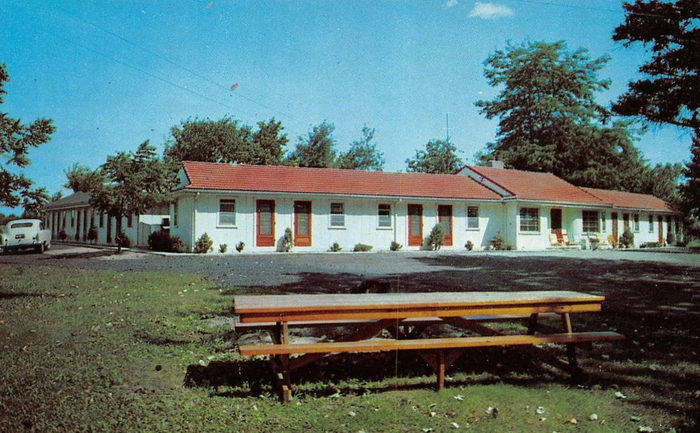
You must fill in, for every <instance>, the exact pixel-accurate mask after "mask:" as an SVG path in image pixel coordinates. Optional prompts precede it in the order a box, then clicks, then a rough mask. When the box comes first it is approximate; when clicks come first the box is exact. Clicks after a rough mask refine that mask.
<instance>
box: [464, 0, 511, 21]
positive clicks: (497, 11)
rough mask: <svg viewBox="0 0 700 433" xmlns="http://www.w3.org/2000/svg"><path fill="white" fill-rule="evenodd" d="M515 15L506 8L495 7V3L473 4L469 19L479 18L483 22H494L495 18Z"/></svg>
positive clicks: (501, 6)
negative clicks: (483, 20)
mask: <svg viewBox="0 0 700 433" xmlns="http://www.w3.org/2000/svg"><path fill="white" fill-rule="evenodd" d="M514 14H515V13H514V12H513V9H511V8H509V7H508V6H503V5H497V4H495V3H482V2H476V3H474V8H473V9H472V10H471V12H469V17H470V18H481V19H485V20H495V19H497V18H503V17H510V16H513V15H514Z"/></svg>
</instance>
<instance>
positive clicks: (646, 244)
mask: <svg viewBox="0 0 700 433" xmlns="http://www.w3.org/2000/svg"><path fill="white" fill-rule="evenodd" d="M660 246H661V244H659V243H658V242H644V243H643V244H641V245H640V246H639V248H659V247H660Z"/></svg>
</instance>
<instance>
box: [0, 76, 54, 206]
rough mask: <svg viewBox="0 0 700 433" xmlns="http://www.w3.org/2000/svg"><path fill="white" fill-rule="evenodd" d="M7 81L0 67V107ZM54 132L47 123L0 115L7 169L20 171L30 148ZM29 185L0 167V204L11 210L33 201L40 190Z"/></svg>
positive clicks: (0, 151) (1, 145)
mask: <svg viewBox="0 0 700 433" xmlns="http://www.w3.org/2000/svg"><path fill="white" fill-rule="evenodd" d="M9 80H10V75H9V74H8V72H7V67H6V65H4V64H0V105H1V104H2V103H3V96H2V95H4V94H6V93H7V91H6V90H5V89H4V83H5V82H6V81H9ZM54 131H56V128H55V127H54V125H53V122H52V120H51V119H44V118H41V119H37V120H35V121H34V122H33V123H31V124H22V123H21V122H20V120H19V119H13V118H11V117H10V116H9V115H8V113H3V112H0V154H2V156H3V158H4V159H5V160H6V161H7V164H8V165H10V166H15V167H16V168H20V169H21V168H24V167H26V166H27V165H29V163H30V162H29V158H28V157H27V154H28V153H29V150H30V149H31V148H33V147H38V146H39V145H41V144H44V143H46V142H48V141H49V140H50V139H51V137H50V136H51V134H53V133H54ZM31 186H32V182H31V180H29V179H28V178H26V177H25V176H24V175H22V174H17V173H13V172H12V171H10V170H8V169H7V168H5V167H0V204H2V205H5V206H8V207H15V206H17V205H18V204H19V203H20V200H21V198H28V199H29V200H30V201H31V200H33V199H32V197H33V196H34V197H36V195H37V194H39V192H38V191H40V190H32V189H31Z"/></svg>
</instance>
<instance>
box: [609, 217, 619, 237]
mask: <svg viewBox="0 0 700 433" xmlns="http://www.w3.org/2000/svg"><path fill="white" fill-rule="evenodd" d="M610 219H611V220H612V235H613V238H615V242H617V239H618V237H617V231H618V228H617V212H613V213H611V214H610Z"/></svg>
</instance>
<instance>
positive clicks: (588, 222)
mask: <svg viewBox="0 0 700 433" xmlns="http://www.w3.org/2000/svg"><path fill="white" fill-rule="evenodd" d="M599 222H600V220H599V219H598V212H596V211H594V210H585V211H583V232H584V233H598V232H599V231H600V225H599Z"/></svg>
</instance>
